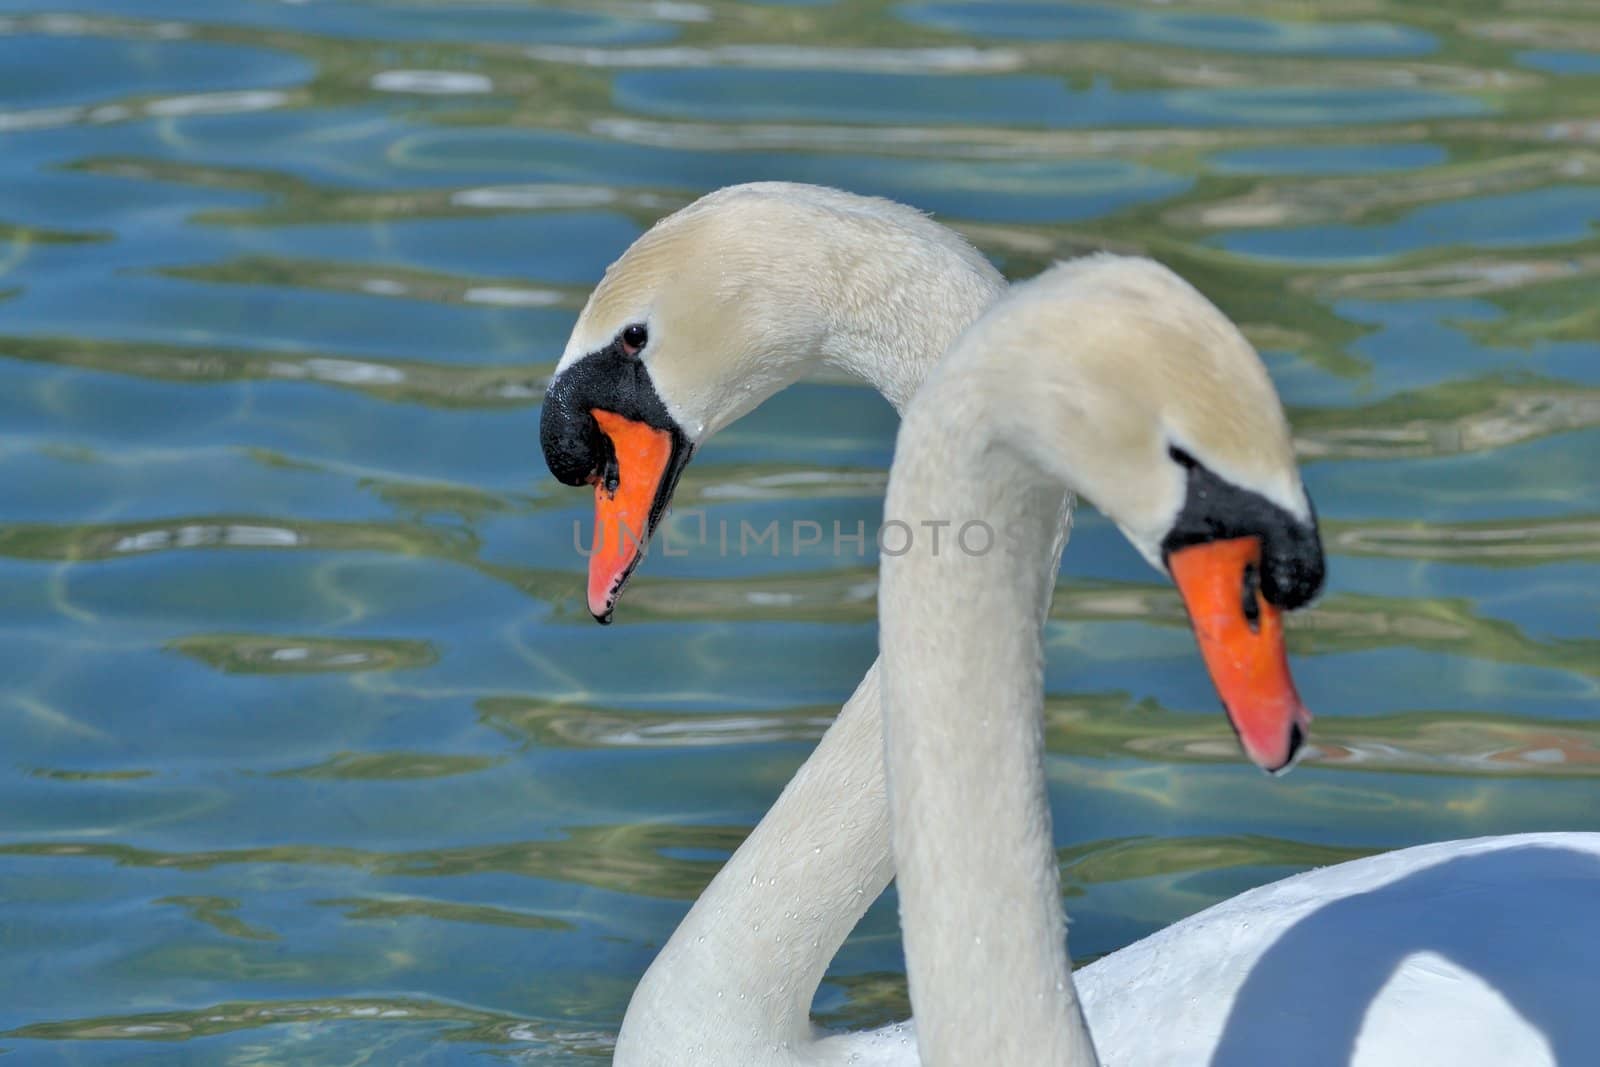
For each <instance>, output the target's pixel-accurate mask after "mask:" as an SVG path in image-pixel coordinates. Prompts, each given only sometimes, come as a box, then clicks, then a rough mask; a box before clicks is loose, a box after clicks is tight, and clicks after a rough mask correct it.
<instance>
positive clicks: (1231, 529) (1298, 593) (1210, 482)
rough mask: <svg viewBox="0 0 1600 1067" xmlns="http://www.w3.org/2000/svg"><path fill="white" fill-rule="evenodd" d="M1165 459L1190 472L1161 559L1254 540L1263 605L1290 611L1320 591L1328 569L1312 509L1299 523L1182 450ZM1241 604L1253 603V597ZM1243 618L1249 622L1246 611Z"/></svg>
mask: <svg viewBox="0 0 1600 1067" xmlns="http://www.w3.org/2000/svg"><path fill="white" fill-rule="evenodd" d="M1167 454H1168V455H1170V456H1171V457H1172V460H1173V462H1175V463H1177V464H1178V465H1179V466H1181V467H1183V468H1184V469H1185V470H1187V471H1188V472H1189V473H1188V478H1189V486H1188V495H1187V496H1186V497H1185V498H1184V502H1183V510H1182V511H1180V512H1179V513H1178V519H1177V521H1176V522H1174V523H1173V524H1172V529H1171V530H1169V531H1168V532H1167V536H1166V537H1165V538H1164V539H1163V540H1162V542H1161V551H1162V554H1163V555H1164V556H1165V555H1170V554H1171V553H1173V552H1176V551H1177V550H1178V549H1180V548H1187V547H1189V546H1190V545H1201V544H1207V543H1209V542H1211V541H1224V540H1227V539H1229V538H1234V537H1256V538H1259V539H1260V540H1261V573H1260V576H1259V578H1260V583H1261V595H1262V596H1263V597H1264V598H1266V601H1267V603H1269V604H1272V605H1274V606H1276V607H1279V608H1282V609H1284V610H1286V611H1289V610H1293V609H1294V608H1298V607H1301V606H1303V605H1305V604H1307V603H1309V602H1310V601H1311V600H1312V598H1314V597H1315V596H1316V595H1317V593H1318V592H1319V591H1321V589H1322V580H1323V577H1324V576H1325V574H1326V570H1327V564H1326V563H1325V561H1324V560H1323V558H1322V538H1321V535H1320V534H1318V532H1317V516H1316V509H1315V508H1312V513H1311V519H1310V521H1309V522H1302V521H1301V520H1300V519H1298V518H1296V517H1295V516H1293V515H1291V514H1290V513H1289V512H1287V511H1285V510H1284V509H1283V508H1281V507H1279V506H1278V505H1276V504H1274V503H1272V502H1271V501H1270V500H1267V499H1266V498H1265V497H1263V496H1261V494H1259V493H1252V492H1250V491H1249V490H1247V489H1241V488H1239V487H1238V486H1236V485H1234V484H1233V483H1232V482H1228V481H1224V480H1223V479H1222V478H1220V477H1218V476H1217V475H1216V474H1215V473H1213V472H1212V471H1211V469H1210V468H1208V467H1207V466H1206V465H1205V464H1203V463H1201V462H1200V461H1199V460H1197V459H1195V458H1194V457H1193V456H1192V455H1190V454H1189V453H1187V452H1185V451H1184V450H1183V449H1181V448H1178V447H1176V446H1174V447H1172V448H1170V449H1168V450H1167ZM1247 580H1248V579H1247ZM1246 599H1247V600H1248V601H1249V602H1250V603H1252V604H1253V603H1254V597H1247V598H1246ZM1245 617H1246V619H1249V618H1250V609H1249V608H1248V607H1247V608H1246V609H1245Z"/></svg>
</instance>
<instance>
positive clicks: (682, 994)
mask: <svg viewBox="0 0 1600 1067" xmlns="http://www.w3.org/2000/svg"><path fill="white" fill-rule="evenodd" d="M878 677H879V671H878V666H877V664H874V665H873V667H872V668H871V669H870V670H869V671H868V672H867V675H866V677H865V678H863V679H862V681H861V684H860V685H859V686H858V687H857V688H856V691H855V693H854V695H852V696H851V698H850V699H849V700H848V701H847V702H846V703H845V705H844V707H843V708H841V709H840V711H839V714H838V716H837V718H835V720H834V722H833V725H832V726H830V727H829V728H828V730H827V732H826V733H825V734H824V735H823V737H822V740H821V742H819V743H818V745H817V748H816V750H815V751H814V752H812V754H811V756H810V758H808V759H807V760H806V762H805V763H804V764H803V765H802V766H801V768H800V769H799V771H797V772H796V773H795V776H794V778H793V779H792V780H791V781H790V782H789V785H788V786H787V787H786V788H785V789H784V791H783V793H782V795H780V796H779V798H778V800H777V802H776V803H774V804H773V806H772V808H771V809H770V810H769V811H768V812H767V814H766V816H765V817H764V818H763V819H762V820H761V822H760V824H759V825H758V826H757V827H756V828H755V830H754V831H752V832H751V834H750V836H749V837H748V838H746V839H745V841H744V843H743V844H741V845H740V846H739V848H738V850H737V851H736V852H735V853H734V854H733V856H732V858H730V859H729V860H728V862H727V863H726V864H725V865H724V866H723V868H722V870H721V871H720V872H718V874H717V876H716V877H715V878H714V879H713V880H712V882H711V884H710V885H709V886H707V887H706V889H705V891H704V892H703V893H702V894H701V895H700V897H699V899H698V900H696V901H695V904H694V907H693V908H691V909H690V911H689V914H688V915H687V916H686V917H685V918H684V920H683V922H682V923H681V924H679V926H678V929H677V930H676V931H675V932H674V933H673V935H672V937H671V939H670V940H669V941H668V942H667V944H666V946H665V947H664V948H663V949H662V950H661V952H660V954H659V955H658V956H657V957H656V959H655V962H654V963H652V964H651V966H650V969H649V970H648V971H647V972H646V974H645V976H644V978H643V979H642V980H641V981H640V983H639V986H638V988H637V989H636V990H635V991H634V995H633V999H632V1001H631V1002H630V1003H629V1005H628V1012H627V1016H626V1018H625V1019H624V1020H623V1024H622V1030H621V1032H620V1033H619V1034H618V1037H617V1049H616V1054H615V1059H614V1061H613V1062H614V1063H615V1064H617V1065H619V1067H633V1065H642V1064H652V1065H656V1064H663V1063H738V1064H746V1065H750V1067H760V1065H762V1064H769V1063H773V1064H776V1063H784V1064H790V1063H794V1062H795V1061H796V1059H797V1058H799V1056H800V1054H801V1053H802V1052H803V1051H804V1050H806V1049H809V1048H811V1047H812V1042H813V1034H812V1026H811V1018H810V1012H811V1000H812V997H813V996H814V995H815V993H816V990H817V986H818V985H819V984H820V982H821V981H822V976H823V973H824V971H825V970H826V968H827V966H828V963H829V962H830V961H831V960H832V959H833V956H834V954H835V953H836V952H837V951H838V949H839V946H840V945H842V944H843V943H844V940H845V938H846V937H847V936H849V934H850V931H851V930H852V929H854V928H855V925H856V923H857V921H859V920H860V918H861V916H862V915H863V914H864V913H865V912H866V910H867V908H868V906H869V905H871V904H872V902H873V901H874V900H876V899H877V897H878V895H879V894H880V893H882V892H883V889H884V888H885V887H886V886H887V885H888V884H889V879H890V877H891V875H892V873H893V868H892V864H891V861H890V846H889V814H888V803H887V801H886V800H885V798H884V785H883V761H882V744H883V742H882V727H881V719H880V714H879V708H880V699H881V698H880V696H879V688H878Z"/></svg>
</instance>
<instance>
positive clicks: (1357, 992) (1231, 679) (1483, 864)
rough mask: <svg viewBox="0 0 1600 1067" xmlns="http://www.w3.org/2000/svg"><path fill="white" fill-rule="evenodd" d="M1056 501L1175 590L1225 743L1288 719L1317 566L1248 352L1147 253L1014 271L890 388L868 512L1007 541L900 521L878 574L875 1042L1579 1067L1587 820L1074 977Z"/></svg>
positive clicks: (1353, 881)
mask: <svg viewBox="0 0 1600 1067" xmlns="http://www.w3.org/2000/svg"><path fill="white" fill-rule="evenodd" d="M1018 353H1027V354H1028V358H1027V360H1026V361H1025V362H1019V360H1018V358H1017V354H1018ZM1069 492H1072V493H1078V494H1081V495H1082V496H1083V497H1085V498H1087V499H1088V500H1090V501H1092V502H1093V503H1095V504H1096V505H1097V506H1098V507H1099V508H1100V510H1101V511H1102V512H1104V513H1105V514H1106V515H1107V517H1109V518H1110V519H1112V520H1113V521H1114V522H1115V523H1116V524H1117V526H1118V527H1119V529H1121V531H1122V532H1123V534H1124V535H1125V536H1126V537H1127V538H1128V540H1129V541H1130V542H1131V543H1132V544H1133V545H1134V547H1135V548H1136V549H1138V551H1139V552H1140V553H1141V554H1142V555H1143V556H1144V557H1145V558H1146V559H1147V560H1148V561H1149V562H1150V563H1151V564H1153V565H1154V566H1155V567H1156V568H1157V569H1158V570H1160V571H1162V572H1163V573H1166V574H1169V575H1170V576H1171V577H1172V579H1173V580H1174V581H1175V583H1176V584H1177V585H1178V586H1179V589H1180V592H1181V593H1182V595H1183V599H1184V602H1185V604H1186V606H1187V607H1188V610H1189V614H1190V618H1191V622H1192V623H1193V625H1194V628H1195V630H1196V634H1197V637H1198V639H1199V643H1200V646H1201V650H1202V653H1203V654H1204V658H1205V660H1206V664H1207V667H1208V668H1209V669H1210V671H1211V674H1212V677H1213V680H1214V681H1215V682H1216V683H1217V685H1218V688H1219V690H1220V691H1221V692H1222V694H1223V697H1224V700H1225V701H1226V702H1228V704H1229V711H1230V713H1231V715H1232V717H1233V720H1234V722H1235V724H1236V725H1239V724H1240V723H1241V722H1243V723H1244V724H1246V725H1244V726H1242V727H1241V737H1242V740H1244V741H1245V743H1246V747H1247V748H1250V747H1251V744H1252V740H1251V738H1250V736H1249V735H1248V733H1247V732H1246V731H1247V730H1249V729H1252V728H1254V726H1255V725H1256V724H1257V723H1258V722H1259V721H1262V719H1263V718H1264V719H1265V721H1269V722H1272V723H1281V722H1284V721H1287V722H1288V723H1289V729H1290V730H1291V731H1293V730H1294V729H1296V728H1298V727H1299V726H1300V725H1301V724H1303V722H1304V711H1303V709H1302V708H1301V707H1300V705H1299V700H1298V697H1297V696H1296V695H1295V693H1294V689H1293V684H1292V682H1291V681H1290V679H1289V676H1288V673H1287V668H1286V666H1285V661H1284V656H1283V646H1282V641H1281V637H1280V636H1279V631H1280V627H1281V616H1280V613H1281V612H1282V611H1286V610H1292V609H1294V608H1297V607H1299V606H1301V605H1303V604H1305V603H1306V602H1307V601H1309V600H1310V599H1311V598H1312V597H1313V596H1314V595H1315V594H1316V593H1317V591H1318V589H1319V588H1320V586H1321V583H1322V579H1323V572H1324V565H1323V560H1322V553H1321V550H1320V545H1319V541H1318V538H1317V531H1316V522H1315V518H1314V515H1313V512H1312V509H1311V505H1310V501H1309V500H1308V498H1307V496H1306V494H1305V491H1304V488H1303V486H1302V485H1301V481H1300V477H1299V474H1298V472H1297V470H1296V467H1295V463H1294V456H1293V450H1292V447H1291V444H1290V437H1289V432H1288V425H1287V422H1286V420H1285V418H1284V415H1283V411H1282V408H1281V406H1280V404H1279V401H1278V398H1277V395H1276V393H1275V391H1274V390H1273V387H1272V384H1271V381H1270V379H1269V378H1268V376H1267V373H1266V370H1265V368H1264V367H1263V366H1262V364H1261V362H1260V360H1259V358H1258V357H1257V356H1256V354H1255V352H1254V351H1253V350H1252V349H1251V347H1250V345H1249V343H1248V342H1246V341H1245V339H1244V337H1243V336H1242V335H1241V334H1240V333H1239V332H1238V330H1237V329H1236V328H1235V327H1234V326H1233V325H1232V323H1230V322H1229V321H1228V319H1227V318H1226V317H1225V316H1223V314H1222V313H1221V312H1220V311H1218V310H1217V309H1216V308H1215V306H1213V305H1212V304H1211V303H1210V302H1209V301H1207V300H1206V299H1205V298H1204V297H1203V296H1201V295H1200V294H1199V293H1198V292H1197V291H1196V290H1194V289H1193V288H1192V287H1190V286H1189V285H1188V284H1187V283H1186V282H1184V281H1183V280H1182V279H1180V278H1179V277H1178V276H1177V275H1176V274H1174V273H1172V272H1171V271H1170V270H1168V269H1166V268H1165V267H1162V266H1160V265H1158V264H1156V263H1154V262H1152V261H1150V260H1147V259H1140V258H1132V257H1117V256H1092V257H1088V258H1085V259H1081V260H1077V261H1074V262H1071V263H1066V264H1061V265H1058V266H1056V267H1054V268H1052V269H1050V270H1049V271H1047V272H1045V273H1044V274H1043V275H1041V276H1040V277H1038V278H1036V279H1034V280H1031V281H1028V282H1024V283H1020V284H1018V285H1015V286H1013V287H1012V289H1011V290H1010V291H1009V293H1007V294H1006V295H1005V296H1003V297H1002V298H1000V299H999V300H998V301H997V303H996V304H995V305H994V306H993V307H992V308H991V309H990V310H989V311H988V312H987V313H986V314H985V315H984V316H983V317H981V318H980V319H979V320H978V321H977V322H976V324H975V325H973V326H972V327H971V328H970V329H969V330H968V331H967V332H966V333H965V334H964V335H963V336H962V337H961V338H960V339H959V340H958V341H957V342H956V343H955V345H954V347H953V348H952V350H951V351H950V352H949V353H948V354H947V355H946V356H945V357H944V359H943V360H942V361H941V362H940V363H939V364H938V365H937V366H936V367H935V368H934V369H933V370H932V372H931V373H930V374H929V376H928V379H927V380H926V382H925V383H924V384H923V387H922V389H921V390H920V391H919V392H918V394H917V395H916V397H915V398H914V399H913V401H912V403H911V404H910V405H909V407H908V409H907V411H906V412H905V415H904V419H903V421H902V423H901V428H900V432H899V437H898V440H897V443H896V449H895V459H894V464H893V467H892V469H891V473H890V478H889V488H888V494H887V497H886V500H885V504H884V510H885V524H886V525H887V524H889V523H898V524H901V526H902V527H903V528H905V529H908V530H911V531H917V530H929V529H931V528H932V527H931V524H934V523H947V524H949V527H947V528H954V527H957V526H960V525H962V524H963V523H964V522H978V521H981V522H982V523H983V524H985V525H986V526H987V527H989V528H991V529H994V530H1001V531H1004V532H1005V534H1006V536H1004V537H1000V538H996V539H994V540H993V542H992V544H991V545H990V547H989V548H988V549H987V550H985V551H972V552H967V551H962V550H960V548H959V546H958V547H956V548H954V549H952V546H951V544H950V543H949V541H948V540H947V541H946V543H945V544H944V545H943V548H942V550H941V549H940V547H939V545H938V544H937V543H936V542H935V541H934V540H933V539H932V538H931V537H920V538H919V537H912V538H910V539H909V542H908V545H907V548H906V550H905V551H904V552H900V553H894V554H891V553H885V554H884V557H883V559H882V561H881V563H880V586H879V620H880V623H879V625H880V648H881V655H882V661H881V662H882V675H883V676H882V686H883V693H882V696H883V714H884V738H885V753H886V756H885V760H886V774H887V781H888V793H889V804H890V811H891V824H892V838H893V848H894V861H895V869H896V877H897V880H898V885H899V895H900V914H901V926H902V934H903V937H904V940H905V953H906V968H907V977H908V981H909V985H910V993H911V1003H912V1009H913V1015H914V1018H915V1020H916V1045H917V1050H918V1052H919V1054H920V1058H919V1059H912V1058H911V1057H910V1055H909V1052H900V1053H898V1060H896V1059H891V1058H890V1057H888V1056H884V1057H882V1058H881V1062H920V1063H921V1064H923V1065H924V1067H954V1065H961V1064H991V1063H992V1064H1014V1065H1028V1064H1041V1065H1043V1064H1050V1065H1058V1067H1084V1065H1091V1064H1096V1063H1098V1062H1100V1060H1098V1059H1097V1056H1096V1046H1098V1047H1099V1051H1100V1053H1101V1054H1102V1055H1103V1056H1104V1061H1105V1062H1106V1063H1108V1064H1117V1065H1130V1064H1149V1065H1152V1067H1154V1065H1158V1064H1160V1065H1172V1064H1203V1063H1210V1064H1213V1065H1215V1067H1220V1065H1224V1064H1226V1065H1236V1067H1245V1065H1251V1064H1260V1063H1273V1062H1292V1063H1295V1064H1328V1065H1332V1064H1345V1063H1357V1064H1363V1065H1365V1064H1389V1065H1395V1067H1399V1065H1407V1067H1410V1065H1416V1064H1452V1065H1460V1064H1484V1065H1488V1064H1495V1065H1500V1064H1508V1063H1515V1064H1518V1065H1525V1064H1554V1063H1557V1062H1567V1063H1577V1062H1594V1061H1595V1060H1596V1059H1597V1058H1600V1020H1597V1019H1596V1014H1597V1013H1595V1012H1594V1010H1593V1004H1594V1003H1595V1002H1596V1001H1595V997H1596V994H1600V976H1597V974H1596V969H1595V967H1594V965H1593V960H1592V950H1593V946H1594V945H1595V944H1597V943H1600V942H1597V941H1596V940H1595V938H1596V935H1600V919H1597V918H1596V917H1595V912H1596V910H1597V909H1595V908H1593V907H1592V904H1591V901H1592V899H1593V896H1594V893H1595V891H1596V890H1597V889H1600V835H1596V834H1545V835H1524V836H1520V837H1507V838H1491V839H1484V840H1478V841H1468V842H1448V843H1444V844H1440V845H1431V846H1421V847H1417V848H1412V849H1407V850H1403V851H1400V852H1395V853H1390V854H1387V855H1383V856H1378V857H1373V858H1368V859H1365V860H1358V861H1353V862H1350V863H1345V864H1341V865H1338V866H1335V867H1331V868H1326V869H1323V870H1320V871H1313V872H1308V873H1306V874H1302V875H1300V876H1297V877H1295V878H1290V879H1287V880H1285V881H1283V882H1279V883H1276V884H1273V885H1269V886H1266V887H1263V888H1260V889H1257V890H1253V891H1251V892H1249V893H1245V894H1242V895H1241V896H1239V897H1237V898H1234V899H1232V900H1229V901H1225V902H1223V903H1221V904H1218V905H1216V906H1214V907H1212V908H1210V909H1208V910H1207V911H1204V912H1202V913H1200V914H1199V915H1196V916H1193V917H1191V918H1190V919H1188V920H1186V921H1184V922H1181V923H1178V924H1176V925H1174V926H1173V927H1171V928H1169V929H1167V930H1165V931H1162V932H1160V933H1157V934H1155V935H1153V936H1152V937H1150V938H1148V939H1146V940H1144V941H1141V942H1138V943H1136V944H1134V945H1132V946H1130V947H1128V948H1125V949H1123V950H1121V951H1120V952H1117V953H1114V954H1112V955H1111V956H1109V957H1107V958H1106V959H1104V960H1101V961H1099V962H1098V963H1096V964H1095V965H1094V966H1092V967H1090V968H1087V969H1086V970H1085V971H1084V972H1083V973H1082V975H1081V976H1079V980H1078V981H1077V982H1075V981H1074V978H1073V975H1072V973H1071V965H1070V961H1069V959H1068V955H1067V950H1066V943H1067V939H1066V929H1065V920H1064V916H1063V913H1062V906H1061V890H1060V885H1059V881H1058V865H1057V860H1056V856H1055V852H1054V847H1053V843H1052V840H1053V839H1052V835H1051V812H1050V807H1049V804H1048V798H1047V790H1046V781H1045V775H1044V766H1043V761H1042V755H1043V752H1042V749H1043V739H1042V724H1041V715H1040V709H1041V707H1042V701H1043V671H1042V663H1043V649H1042V645H1041V630H1042V620H1043V617H1044V609H1045V608H1046V606H1047V605H1048V602H1049V599H1050V596H1051V593H1052V592H1053V588H1054V584H1055V583H1054V580H1053V578H1054V576H1053V574H1052V573H1051V571H1050V570H1049V569H1048V568H1047V567H1046V566H1044V562H1045V561H1046V560H1047V559H1048V550H1049V548H1050V546H1051V544H1052V539H1053V538H1054V536H1055V531H1056V528H1057V523H1058V522H1059V514H1060V509H1061V501H1062V498H1063V495H1064V494H1066V493H1069ZM973 543H976V544H978V545H980V546H981V545H983V544H984V542H983V541H976V540H975V541H974V542H973ZM1091 1034H1092V1035H1093V1037H1092V1038H1091ZM880 1045H881V1042H880ZM864 1047H871V1046H870V1045H869V1046H864Z"/></svg>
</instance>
